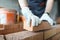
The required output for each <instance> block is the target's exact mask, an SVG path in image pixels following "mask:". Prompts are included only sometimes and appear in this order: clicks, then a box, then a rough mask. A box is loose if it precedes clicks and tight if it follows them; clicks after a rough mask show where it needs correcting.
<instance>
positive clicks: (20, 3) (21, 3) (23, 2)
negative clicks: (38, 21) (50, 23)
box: [18, 0, 28, 9]
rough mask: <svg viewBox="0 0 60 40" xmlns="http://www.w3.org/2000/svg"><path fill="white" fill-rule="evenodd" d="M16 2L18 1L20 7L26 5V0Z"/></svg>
mask: <svg viewBox="0 0 60 40" xmlns="http://www.w3.org/2000/svg"><path fill="white" fill-rule="evenodd" d="M18 2H19V5H20V7H21V9H22V8H24V7H28V3H27V0H18Z"/></svg>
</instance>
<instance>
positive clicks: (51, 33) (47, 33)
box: [44, 28, 56, 40]
mask: <svg viewBox="0 0 60 40" xmlns="http://www.w3.org/2000/svg"><path fill="white" fill-rule="evenodd" d="M55 34H56V29H55V28H52V29H50V30H46V31H44V39H45V40H46V39H48V38H50V37H52V36H54V35H55Z"/></svg>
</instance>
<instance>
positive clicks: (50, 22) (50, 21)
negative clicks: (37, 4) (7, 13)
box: [40, 13, 54, 25]
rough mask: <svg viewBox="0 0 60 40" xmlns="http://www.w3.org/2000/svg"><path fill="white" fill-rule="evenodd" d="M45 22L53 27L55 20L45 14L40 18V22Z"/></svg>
mask: <svg viewBox="0 0 60 40" xmlns="http://www.w3.org/2000/svg"><path fill="white" fill-rule="evenodd" d="M43 20H45V21H47V22H48V23H49V24H50V25H53V23H54V22H53V19H52V18H50V16H49V15H48V14H47V13H44V14H43V15H42V17H41V18H40V21H41V22H42V21H43Z"/></svg>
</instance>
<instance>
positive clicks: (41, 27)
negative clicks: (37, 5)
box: [24, 21, 52, 31]
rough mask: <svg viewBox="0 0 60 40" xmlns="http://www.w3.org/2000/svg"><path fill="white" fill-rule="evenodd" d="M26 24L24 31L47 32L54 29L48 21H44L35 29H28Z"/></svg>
mask: <svg viewBox="0 0 60 40" xmlns="http://www.w3.org/2000/svg"><path fill="white" fill-rule="evenodd" d="M25 24H26V23H25V22H24V29H25V30H28V31H39V30H47V29H51V28H52V26H51V25H50V24H49V23H48V22H46V21H42V23H41V24H39V25H38V26H35V27H33V26H31V27H27V26H25Z"/></svg>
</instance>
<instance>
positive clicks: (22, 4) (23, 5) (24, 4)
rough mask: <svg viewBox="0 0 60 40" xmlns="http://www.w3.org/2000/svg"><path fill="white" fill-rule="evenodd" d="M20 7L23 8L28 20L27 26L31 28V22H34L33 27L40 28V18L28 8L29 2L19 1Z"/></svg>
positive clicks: (25, 0)
mask: <svg viewBox="0 0 60 40" xmlns="http://www.w3.org/2000/svg"><path fill="white" fill-rule="evenodd" d="M18 2H19V5H20V7H21V12H22V14H23V16H24V17H25V18H26V26H30V21H31V20H32V23H31V24H32V26H38V24H39V23H40V22H39V18H38V17H37V16H35V15H33V13H32V12H31V10H30V9H29V7H28V2H27V0H18Z"/></svg>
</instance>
